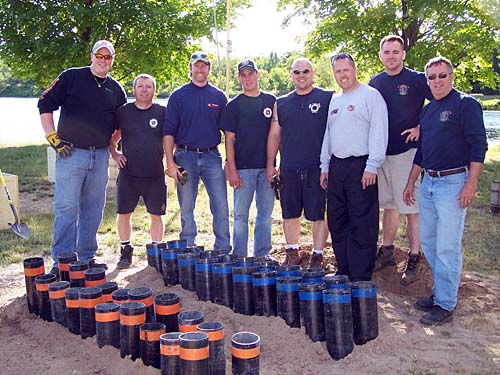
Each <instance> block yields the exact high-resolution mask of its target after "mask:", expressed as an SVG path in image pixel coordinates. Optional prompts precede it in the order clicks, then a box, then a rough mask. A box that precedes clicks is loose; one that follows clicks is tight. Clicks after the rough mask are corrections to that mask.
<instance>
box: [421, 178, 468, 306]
mask: <svg viewBox="0 0 500 375" xmlns="http://www.w3.org/2000/svg"><path fill="white" fill-rule="evenodd" d="M467 177H468V172H465V173H459V174H454V175H450V176H445V177H430V176H429V175H427V174H425V176H424V179H423V181H422V184H421V186H420V192H419V196H418V207H419V212H420V215H419V220H420V242H421V244H422V249H423V251H424V254H425V257H426V258H427V261H428V262H429V266H430V267H431V270H432V276H433V278H434V286H433V288H432V291H433V293H434V304H435V305H438V306H440V307H441V308H443V309H445V310H448V311H452V310H454V309H455V307H456V305H457V297H458V286H459V284H460V274H461V271H462V235H463V232H464V224H465V214H466V212H467V210H466V209H464V208H460V206H459V201H458V199H457V198H458V194H459V192H460V189H462V187H463V186H464V184H465V182H466V181H467Z"/></svg>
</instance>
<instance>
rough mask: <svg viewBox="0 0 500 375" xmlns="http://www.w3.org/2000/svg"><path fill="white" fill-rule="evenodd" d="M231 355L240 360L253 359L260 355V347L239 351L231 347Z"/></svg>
mask: <svg viewBox="0 0 500 375" xmlns="http://www.w3.org/2000/svg"><path fill="white" fill-rule="evenodd" d="M231 355H232V356H233V357H236V358H239V359H252V358H256V357H258V356H259V355H260V346H258V347H256V348H252V349H238V348H235V347H231Z"/></svg>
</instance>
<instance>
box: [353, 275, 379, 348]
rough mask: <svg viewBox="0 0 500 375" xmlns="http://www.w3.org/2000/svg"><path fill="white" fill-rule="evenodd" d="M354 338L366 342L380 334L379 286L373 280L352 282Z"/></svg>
mask: <svg viewBox="0 0 500 375" xmlns="http://www.w3.org/2000/svg"><path fill="white" fill-rule="evenodd" d="M351 296H352V325H353V339H354V343H355V344H356V345H363V344H366V343H367V342H368V341H370V340H373V339H375V338H376V337H377V336H378V312H377V288H376V286H375V283H374V282H373V281H356V282H353V283H351Z"/></svg>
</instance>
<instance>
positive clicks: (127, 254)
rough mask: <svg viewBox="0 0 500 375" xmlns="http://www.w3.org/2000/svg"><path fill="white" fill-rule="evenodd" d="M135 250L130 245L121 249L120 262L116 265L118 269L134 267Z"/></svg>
mask: <svg viewBox="0 0 500 375" xmlns="http://www.w3.org/2000/svg"><path fill="white" fill-rule="evenodd" d="M133 252H134V248H133V247H132V246H130V245H125V246H124V247H122V248H121V249H120V260H119V261H118V263H117V264H116V269H119V270H123V269H126V268H129V267H130V266H131V265H132V254H133Z"/></svg>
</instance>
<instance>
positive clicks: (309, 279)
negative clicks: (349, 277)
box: [300, 268, 325, 284]
mask: <svg viewBox="0 0 500 375" xmlns="http://www.w3.org/2000/svg"><path fill="white" fill-rule="evenodd" d="M300 276H301V277H302V284H310V283H322V282H323V276H325V270H324V269H320V268H307V269H304V270H301V271H300Z"/></svg>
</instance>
